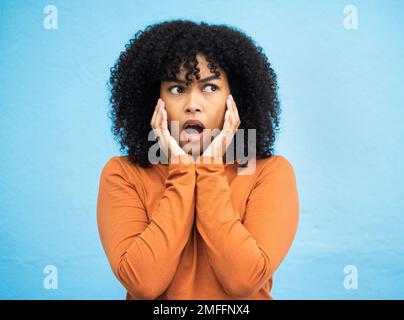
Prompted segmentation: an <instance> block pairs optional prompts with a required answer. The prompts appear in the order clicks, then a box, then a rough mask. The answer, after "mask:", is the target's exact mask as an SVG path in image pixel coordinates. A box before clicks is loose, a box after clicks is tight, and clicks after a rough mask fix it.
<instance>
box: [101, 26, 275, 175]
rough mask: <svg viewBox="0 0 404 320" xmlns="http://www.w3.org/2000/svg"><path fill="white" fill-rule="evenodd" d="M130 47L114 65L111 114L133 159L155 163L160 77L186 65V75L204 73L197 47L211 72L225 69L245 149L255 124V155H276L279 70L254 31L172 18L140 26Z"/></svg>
mask: <svg viewBox="0 0 404 320" xmlns="http://www.w3.org/2000/svg"><path fill="white" fill-rule="evenodd" d="M125 48H126V50H125V51H122V52H121V53H120V56H119V58H118V59H117V61H116V62H115V65H114V66H113V67H112V68H111V76H110V78H109V83H108V84H109V89H110V90H111V97H110V99H109V101H110V103H111V105H112V109H111V110H110V111H109V113H108V115H109V118H110V119H111V120H112V122H113V126H112V130H111V131H112V133H113V135H114V137H115V139H116V140H117V141H118V142H119V143H120V146H121V148H120V151H121V152H123V151H125V150H127V152H128V158H129V160H130V162H132V163H137V164H139V165H140V166H142V167H144V168H147V167H150V166H151V165H152V164H151V163H150V162H149V160H148V151H149V148H150V147H151V146H152V145H153V144H154V143H156V142H155V141H148V135H149V132H150V130H151V127H150V120H151V117H152V115H153V111H154V107H155V105H156V101H157V99H158V98H159V96H160V84H161V81H169V80H174V79H175V78H176V74H177V73H178V72H179V69H180V67H181V65H183V67H184V68H185V69H186V71H187V72H186V79H187V80H189V81H192V75H194V76H195V77H196V78H197V79H199V68H197V60H196V55H197V54H198V53H201V54H203V55H204V56H205V58H206V60H207V61H208V67H209V69H210V71H211V72H212V73H216V74H220V72H219V71H218V70H217V66H220V67H221V68H222V70H224V71H225V72H226V75H227V78H228V82H229V87H230V91H231V94H232V95H233V97H234V100H235V101H236V103H237V108H238V112H239V116H240V120H241V124H240V126H239V129H245V130H244V131H245V134H244V150H251V146H248V139H247V138H248V135H247V134H246V133H247V129H256V145H255V146H254V151H253V152H254V155H255V156H256V158H257V159H259V158H267V157H270V156H271V155H273V151H274V148H273V145H274V142H275V135H276V132H277V131H278V130H279V115H280V112H281V110H280V106H279V100H278V95H277V89H278V86H277V80H276V74H275V72H274V70H273V69H272V68H271V65H270V63H269V61H268V59H267V57H266V56H265V54H264V53H263V52H262V48H261V47H260V46H256V45H255V42H254V40H252V39H251V37H249V36H247V35H246V34H245V33H244V32H242V31H240V30H238V29H236V28H233V27H229V26H227V25H209V24H207V23H205V22H200V23H199V24H198V23H195V22H192V21H189V20H172V21H165V22H161V23H156V24H152V25H149V26H147V27H146V28H145V29H144V31H142V30H139V31H138V32H137V33H136V34H135V36H134V37H133V38H132V39H130V40H129V43H127V44H126V45H125ZM234 141H236V136H235V138H234V139H233V142H232V143H234ZM236 160H237V159H236Z"/></svg>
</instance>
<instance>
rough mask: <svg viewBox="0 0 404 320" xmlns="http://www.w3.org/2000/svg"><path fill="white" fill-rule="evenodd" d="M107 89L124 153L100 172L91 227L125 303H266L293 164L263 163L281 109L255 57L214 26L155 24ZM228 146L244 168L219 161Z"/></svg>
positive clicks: (292, 198) (275, 158)
mask: <svg viewBox="0 0 404 320" xmlns="http://www.w3.org/2000/svg"><path fill="white" fill-rule="evenodd" d="M110 84H111V93H112V95H111V104H112V112H111V114H110V115H111V119H112V121H113V133H114V134H115V136H116V138H117V140H118V141H119V142H120V144H121V151H123V150H124V149H127V151H128V155H127V156H115V157H112V158H111V159H109V161H108V162H107V163H106V165H105V167H104V168H103V171H102V173H101V177H100V186H99V194H98V203H97V222H98V228H99V233H100V238H101V241H102V245H103V247H104V250H105V252H106V255H107V258H108V260H109V263H110V265H111V268H112V271H113V272H114V274H115V276H116V277H117V278H118V280H119V281H120V282H121V283H122V285H123V286H125V288H126V289H127V296H126V298H127V299H272V296H271V294H270V291H271V288H272V284H273V276H274V272H275V270H276V269H277V268H278V267H279V265H280V263H281V262H282V260H283V259H284V258H285V256H286V254H287V252H288V251H289V248H290V246H291V244H292V242H293V239H294V236H295V233H296V230H297V224H298V211H299V204H298V194H297V188H296V180H295V174H294V170H293V168H292V166H291V164H290V163H289V161H288V160H287V159H286V158H284V157H282V156H281V155H274V154H273V144H274V141H275V132H276V130H277V129H278V126H279V113H280V108H279V102H278V98H277V92H276V89H277V84H276V75H275V73H274V71H273V70H272V68H271V66H270V64H269V62H268V60H267V58H266V56H265V55H264V54H263V53H262V48H260V47H257V46H255V45H254V42H253V40H252V39H251V38H250V37H248V36H247V35H245V34H244V33H243V32H241V31H238V30H236V29H234V28H230V27H227V26H224V25H208V24H207V23H203V22H202V23H199V24H197V23H194V22H191V21H186V20H174V21H168V22H163V23H159V24H155V25H151V26H149V27H147V28H146V29H145V30H144V31H141V32H139V33H137V34H136V35H135V37H134V39H131V40H130V43H129V44H127V45H126V50H125V51H124V52H122V53H121V55H120V57H119V59H118V61H117V62H116V64H115V66H114V67H113V68H112V70H111V78H110ZM156 101H157V103H156ZM246 129H254V130H255V131H254V133H255V141H254V143H253V145H252V143H251V140H250V139H249V137H248V136H247V135H246V134H245V135H244V136H239V135H237V133H238V132H239V131H241V130H246ZM210 130H212V131H215V132H216V134H213V135H211V134H209V133H210ZM174 131H175V132H176V133H174ZM150 132H152V133H153V134H152V136H154V137H155V138H156V139H157V140H158V142H156V140H155V139H150V134H149V133H150ZM218 132H219V133H218ZM237 140H238V141H237ZM235 142H238V145H240V144H241V145H242V146H244V150H245V149H247V151H248V153H249V156H247V161H244V163H243V161H242V159H243V157H244V156H245V152H243V154H242V155H240V154H239V153H237V154H238V155H236V162H234V161H229V158H230V159H231V157H228V154H229V150H230V145H234V143H235ZM156 145H157V146H158V147H159V150H158V152H157V153H154V152H151V150H155V147H156ZM251 153H252V155H251ZM157 154H159V159H162V158H163V159H166V160H167V161H160V162H157V163H156V162H155V161H154V160H155V156H156V155H157ZM153 155H154V156H153ZM161 156H163V157H161ZM164 156H165V158H164ZM244 159H245V157H244ZM240 168H241V169H244V170H249V172H248V174H240Z"/></svg>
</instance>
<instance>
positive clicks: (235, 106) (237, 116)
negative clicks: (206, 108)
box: [230, 95, 241, 122]
mask: <svg viewBox="0 0 404 320" xmlns="http://www.w3.org/2000/svg"><path fill="white" fill-rule="evenodd" d="M230 97H231V100H232V105H233V109H234V113H235V114H236V121H237V122H241V121H240V115H239V114H238V108H237V104H236V102H235V101H234V98H233V96H232V95H230Z"/></svg>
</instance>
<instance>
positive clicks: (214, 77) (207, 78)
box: [170, 75, 220, 83]
mask: <svg viewBox="0 0 404 320" xmlns="http://www.w3.org/2000/svg"><path fill="white" fill-rule="evenodd" d="M215 79H220V76H216V75H213V76H209V77H206V78H204V79H199V80H198V81H197V82H198V83H203V82H207V81H210V80H215ZM170 82H176V83H186V81H185V80H180V79H175V80H172V81H170Z"/></svg>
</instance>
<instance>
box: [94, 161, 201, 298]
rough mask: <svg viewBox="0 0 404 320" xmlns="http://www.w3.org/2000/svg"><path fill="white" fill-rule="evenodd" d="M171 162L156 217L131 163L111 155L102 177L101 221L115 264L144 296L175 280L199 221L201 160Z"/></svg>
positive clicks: (126, 283)
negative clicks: (197, 201)
mask: <svg viewBox="0 0 404 320" xmlns="http://www.w3.org/2000/svg"><path fill="white" fill-rule="evenodd" d="M186 157H190V156H189V155H181V156H179V160H180V161H179V162H177V163H170V164H168V176H167V178H166V180H165V190H164V193H163V195H162V197H161V199H160V202H159V204H158V207H157V208H156V209H155V210H156V212H153V215H152V219H151V221H150V223H149V222H148V219H147V213H146V210H145V206H144V205H143V202H142V200H141V198H140V197H139V193H140V192H139V189H140V188H138V186H137V185H136V184H135V185H134V183H130V182H129V181H128V180H129V179H128V167H127V166H126V168H125V166H123V165H122V163H121V161H120V160H119V159H118V157H113V158H111V159H110V160H109V161H108V162H107V163H106V165H105V166H104V169H103V170H102V173H101V177H100V185H99V193H98V200H97V223H98V230H99V234H100V238H101V242H102V245H103V247H104V250H105V252H106V255H107V258H108V260H109V263H110V265H111V268H112V270H113V272H114V274H115V276H116V277H117V278H118V280H119V281H120V282H121V283H122V285H123V286H124V287H125V288H126V289H127V290H128V291H129V292H130V293H131V294H132V295H133V296H135V297H136V298H138V299H155V298H156V297H158V296H159V295H160V294H161V293H162V292H164V290H165V289H166V288H167V287H168V285H169V284H170V282H171V280H172V278H173V276H174V274H175V271H176V269H177V266H178V263H179V260H180V256H181V252H182V250H183V249H184V247H185V245H186V243H187V241H188V238H189V235H190V232H191V229H192V226H193V222H194V210H195V181H196V173H195V164H193V163H191V162H184V161H183V160H184V158H186Z"/></svg>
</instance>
